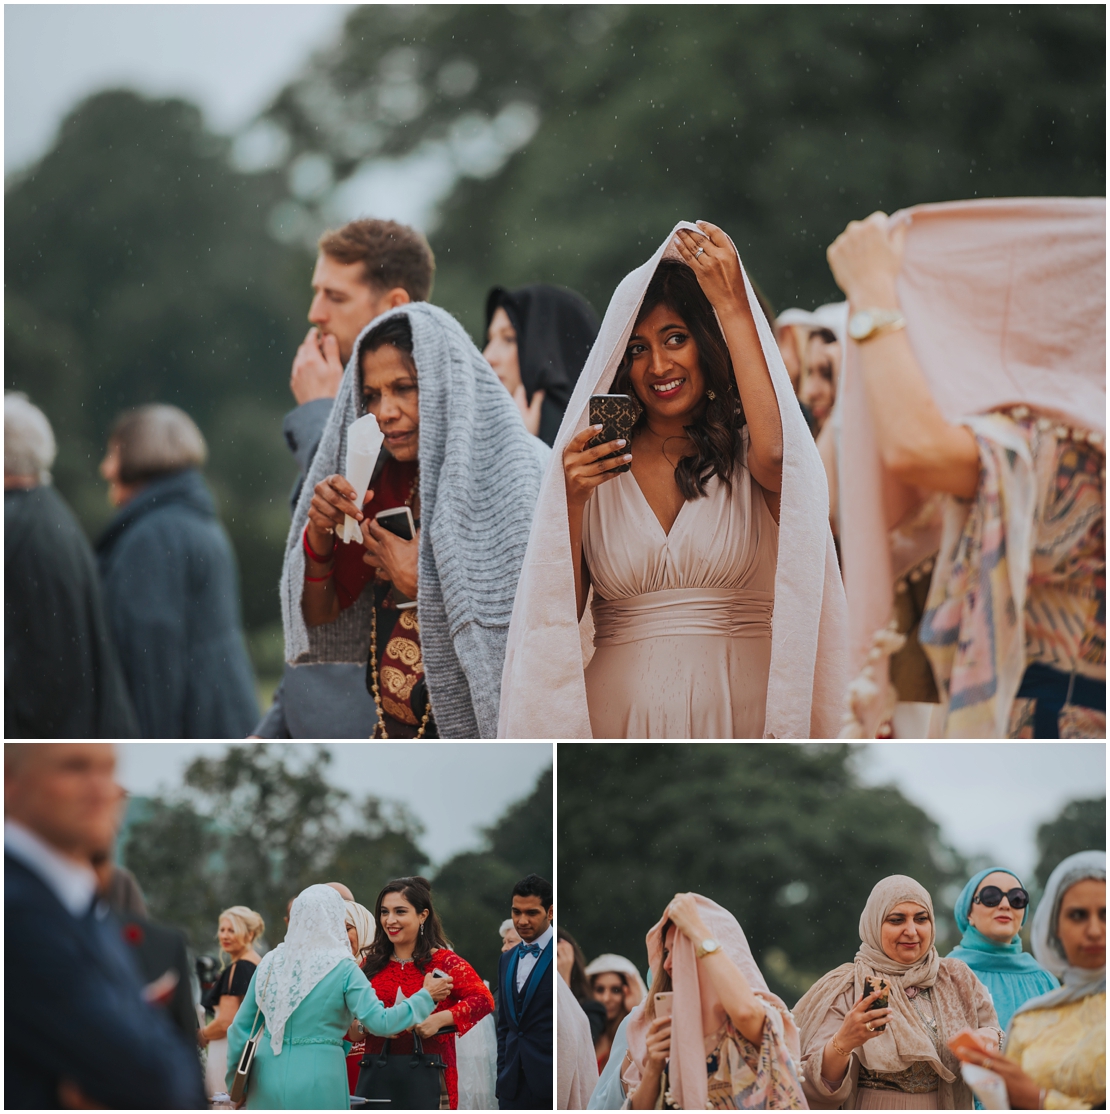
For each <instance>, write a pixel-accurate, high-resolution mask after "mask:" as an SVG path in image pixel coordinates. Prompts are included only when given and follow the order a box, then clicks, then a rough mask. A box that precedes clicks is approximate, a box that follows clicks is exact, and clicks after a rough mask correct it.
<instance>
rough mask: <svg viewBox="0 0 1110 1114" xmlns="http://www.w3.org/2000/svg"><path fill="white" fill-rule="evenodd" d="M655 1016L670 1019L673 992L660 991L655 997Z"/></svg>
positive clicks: (672, 1009) (672, 1006)
mask: <svg viewBox="0 0 1110 1114" xmlns="http://www.w3.org/2000/svg"><path fill="white" fill-rule="evenodd" d="M654 997H655V1016H656V1017H670V1016H671V1014H672V1013H673V1011H674V991H672V990H661V991H659V993H658V994H656V995H655V996H654Z"/></svg>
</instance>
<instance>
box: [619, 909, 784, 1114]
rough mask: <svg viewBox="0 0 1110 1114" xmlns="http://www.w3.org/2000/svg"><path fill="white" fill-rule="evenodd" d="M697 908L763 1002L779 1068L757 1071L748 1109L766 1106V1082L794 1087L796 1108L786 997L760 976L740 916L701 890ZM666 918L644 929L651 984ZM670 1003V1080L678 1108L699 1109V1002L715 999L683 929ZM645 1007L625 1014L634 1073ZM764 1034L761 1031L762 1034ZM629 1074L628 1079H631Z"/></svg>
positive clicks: (702, 1091)
mask: <svg viewBox="0 0 1110 1114" xmlns="http://www.w3.org/2000/svg"><path fill="white" fill-rule="evenodd" d="M695 897H696V899H697V905H698V912H699V913H700V914H701V919H702V920H703V921H704V922H705V926H706V928H708V929H709V933H710V935H711V937H712V938H713V939H714V940H716V941H717V943H719V944H720V945H721V948H722V949H723V950H724V952H725V954H726V955H727V956H728V957H729V959H731V960H732V962H733V963H735V964H736V966H737V967H738V968H739V969H740V971H741V972H742V973H743V975H744V978H746V979H747V980H748V985H749V986H750V987H751V988H752V990H753V991H754V992H755V994H756V996H757V997H758V998H759V999H760V1000H761V1001H763V1002H764V1003H766V1005H767V1006H768V1007H769V1008H768V1010H767V1022H766V1024H767V1025H768V1026H769V1027H770V1037H771V1041H772V1045H773V1054H772V1060H773V1061H774V1062H773V1063H772V1065H771V1066H772V1069H774V1068H776V1067H777V1068H780V1069H784V1070H782V1071H778V1072H774V1071H773V1072H772V1074H774V1075H777V1078H772V1077H771V1074H768V1075H763V1076H761V1080H762V1083H763V1088H762V1089H759V1090H758V1092H757V1093H750V1094H748V1095H747V1098H748V1099H750V1100H751V1104H750V1109H753V1110H758V1109H762V1108H765V1107H766V1102H765V1099H766V1097H767V1092H768V1091H769V1090H770V1089H771V1088H775V1089H778V1090H781V1089H782V1088H783V1087H784V1086H785V1088H786V1090H788V1091H796V1092H797V1102H796V1103H795V1104H794V1105H795V1107H796V1108H798V1109H805V1108H806V1102H805V1099H804V1098H803V1097H802V1092H801V1084H800V1083H799V1082H798V1077H797V1065H798V1064H799V1063H800V1062H801V1060H800V1057H799V1054H798V1030H797V1028H796V1027H795V1025H794V1020H793V1018H792V1017H791V1015H790V1011H789V1010H788V1009H787V1007H786V1003H785V1002H784V1001H783V1000H782V999H781V998H779V997H778V995H776V994H772V993H771V991H770V990H769V989H768V987H767V982H766V980H765V979H764V978H763V973H762V972H761V971H760V970H759V966H758V964H757V963H756V961H755V959H754V957H753V956H752V950H751V948H750V947H749V946H748V938H747V937H746V936H745V935H744V930H743V929H742V928H741V927H740V922H739V921H737V919H736V918H735V917H734V916H733V915H732V914H731V913H730V912H729V911H728V910H727V909H724V908H722V907H721V906H720V905H718V904H717V903H716V902H715V901H710V899H709V898H707V897H702V896H701V894H696V895H695ZM667 922H668V917H667V914H666V912H665V911H664V913H663V916H662V917H661V918H660V919H659V922H658V924H656V925H655V926H654V927H653V928H652V929H651V931H650V932H649V933H648V935H647V949H648V963H649V964H650V966H651V970H652V973H653V985H656V986H657V985H658V979H659V973H660V972H661V971H662V970H663V944H664V940H663V927H664V925H666V924H667ZM671 971H672V982H673V985H674V1003H673V1011H672V1021H671V1058H670V1084H671V1092H672V1093H673V1094H674V1096H675V1100H676V1103H677V1105H678V1107H679V1108H680V1109H683V1110H704V1109H705V1104H706V1100H707V1098H708V1094H709V1089H708V1085H707V1079H706V1072H705V1043H704V1037H703V1032H702V1004H703V1002H704V1003H705V1004H706V1005H711V1004H713V1003H714V1002H716V1001H718V999H717V996H716V992H715V991H714V989H713V987H712V986H711V985H710V984H709V983H708V982H705V983H702V982H701V981H700V979H699V977H698V960H697V956H696V955H695V953H694V943H693V941H692V940H691V939H690V938H689V937H688V936H686V935H685V934H684V933H682V932H675V935H674V961H673V964H672V968H671ZM648 1012H649V1011H648V1010H647V1009H639V1010H637V1011H636V1012H635V1013H632V1014H630V1015H629V1018H628V1050H629V1052H630V1053H631V1055H632V1060H633V1065H634V1068H635V1070H634V1071H633V1072H632V1073H631V1074H632V1075H634V1076H638V1074H639V1071H640V1065H641V1064H643V1062H644V1058H645V1056H646V1054H647V1031H648V1028H649V1027H650V1025H651V1022H652V1020H653V1017H649V1016H647V1015H648ZM765 1039H766V1035H765ZM631 1081H632V1080H630V1082H631Z"/></svg>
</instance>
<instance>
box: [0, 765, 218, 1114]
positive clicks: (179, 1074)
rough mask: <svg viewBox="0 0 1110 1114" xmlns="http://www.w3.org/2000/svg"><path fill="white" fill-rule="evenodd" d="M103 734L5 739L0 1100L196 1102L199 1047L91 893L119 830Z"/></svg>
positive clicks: (199, 1104)
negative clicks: (99, 855) (84, 738)
mask: <svg viewBox="0 0 1110 1114" xmlns="http://www.w3.org/2000/svg"><path fill="white" fill-rule="evenodd" d="M115 765H116V758H115V750H114V748H113V747H112V746H111V745H110V744H108V743H54V744H52V745H46V744H42V743H6V744H5V745H4V931H5V941H4V946H5V964H4V975H5V984H4V986H5V992H6V994H7V996H8V997H7V1001H8V1002H9V1003H11V1004H12V1010H13V1011H17V1013H18V1021H17V1022H16V1021H14V1020H13V1017H14V1014H13V1015H12V1016H9V1021H10V1022H11V1023H10V1024H8V1025H7V1026H6V1027H5V1030H4V1061H5V1074H4V1106H5V1108H6V1109H8V1110H13V1109H43V1108H57V1107H59V1106H69V1107H86V1108H87V1107H90V1106H101V1107H109V1108H112V1109H142V1108H148V1109H150V1108H178V1109H188V1108H191V1109H203V1107H204V1091H203V1088H202V1086H201V1076H200V1066H199V1064H198V1063H197V1057H196V1052H195V1049H191V1048H190V1047H189V1045H188V1044H187V1043H186V1042H185V1041H184V1040H183V1039H182V1037H181V1036H180V1034H179V1033H178V1031H177V1030H176V1029H175V1028H174V1026H173V1025H172V1024H171V1023H170V1021H169V1020H168V1019H167V1017H166V1016H165V1014H164V1013H163V1012H162V1011H161V1010H157V1009H154V1008H152V1007H151V1006H150V1005H149V1004H148V1003H147V1001H146V1000H145V996H144V992H143V986H142V984H141V982H140V981H139V976H138V973H137V972H136V969H135V966H134V963H133V961H132V959H131V957H130V956H129V955H128V954H127V951H126V949H125V946H124V944H123V941H122V940H121V939H120V937H119V925H118V922H116V920H115V919H114V917H112V916H111V915H110V914H108V915H103V916H102V915H101V914H102V913H103V910H98V909H97V908H96V906H95V903H94V899H95V894H96V886H97V878H96V874H95V873H94V871H93V868H92V866H91V865H90V859H91V857H92V855H93V854H95V853H96V852H97V851H98V850H100V849H102V848H103V847H105V846H107V845H109V844H110V843H111V842H112V840H113V838H114V837H115V831H116V823H117V807H118V801H119V787H118V786H117V785H116V783H115Z"/></svg>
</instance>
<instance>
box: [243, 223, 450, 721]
mask: <svg viewBox="0 0 1110 1114" xmlns="http://www.w3.org/2000/svg"><path fill="white" fill-rule="evenodd" d="M318 247H319V254H318V255H317V257H316V267H315V269H314V271H313V272H312V291H313V293H312V304H311V306H310V307H309V310H308V319H309V321H311V322H312V328H311V329H309V330H308V334H307V335H306V336H305V338H304V341H303V342H302V343H301V346H300V348H298V349H297V355H296V357H295V358H294V360H293V372H292V375H291V376H290V379H289V388H290V390H291V391H292V392H293V397H294V398H295V399H296V400H297V407H296V409H295V410H291V411H290V412H289V413H288V414H286V416H285V422H284V425H283V430H284V433H285V441H286V444H287V445H288V447H289V451H290V452H291V453H292V454H293V457H294V459H295V460H296V461H297V467H298V468H299V469H300V475H299V476H298V477H297V482H296V484H295V486H294V488H293V493H292V504H293V507H294V508H295V507H296V505H297V499H298V498H299V496H300V491H301V485H302V484H303V483H304V477H305V474H306V473H307V472H308V466H309V464H310V463H311V462H312V458H313V456H315V454H316V448H317V446H318V445H319V444H320V435H321V434H322V433H323V431H324V425H325V423H326V422H327V420H328V415H329V414H330V413H331V408H332V403H333V401H334V400H335V396H336V393H337V392H338V390H339V382H340V380H341V379H342V378H343V370H344V368H345V366H346V364H347V361H348V360H349V359H350V358H351V352H352V350H353V349H354V344H355V341H356V340H357V339H358V335H359V333H361V332H362V330H363V329H364V328H365V327H366V326H367V325H369V324H370V322H371V321H373V320H374V318H375V317H377V316H379V315H380V314H383V313H385V312H386V311H387V310H390V309H394V308H395V307H396V306H402V305H406V304H408V303H409V302H425V301H427V300H428V298H429V297H430V296H431V292H432V282H433V280H434V278H435V257H434V256H433V255H432V249H431V248H430V247H429V246H428V241H427V240H426V239H425V238H424V237H423V236H422V235H421V234H420V233H419V232H417V231H416V230H415V229H413V228H409V227H408V226H407V225H404V224H398V223H397V222H396V221H389V220H354V221H351V222H350V223H348V224H345V225H344V226H343V227H342V228H338V229H334V230H332V231H330V232H325V233H324V235H323V236H321V237H320V239H319V241H318ZM374 720H375V712H374V701H373V699H372V698H371V696H370V694H369V692H368V691H367V688H366V680H365V668H364V667H363V666H361V665H351V664H346V663H328V664H320V665H300V666H296V667H295V668H294V667H292V666H289V665H286V667H285V672H284V674H283V676H282V681H281V684H280V685H279V686H278V688H277V691H276V692H275V693H274V700H273V704H272V706H271V707H270V710H269V711H268V712H267V713H266V715H265V716H263V718H262V722H261V723H260V724H259V725H258V726H257V727H256V728H255V730H254V734H255V737H261V738H265V739H288V738H294V739H297V738H302V739H303V738H329V739H354V738H366V737H368V736H369V734H370V730H371V728H372V727H373V725H374Z"/></svg>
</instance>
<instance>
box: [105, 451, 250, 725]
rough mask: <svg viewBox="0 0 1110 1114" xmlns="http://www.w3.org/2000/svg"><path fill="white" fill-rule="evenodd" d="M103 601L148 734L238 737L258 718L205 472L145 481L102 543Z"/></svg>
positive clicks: (233, 576)
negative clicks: (202, 474) (203, 473)
mask: <svg viewBox="0 0 1110 1114" xmlns="http://www.w3.org/2000/svg"><path fill="white" fill-rule="evenodd" d="M97 557H98V559H99V562H100V575H101V579H102V580H103V583H104V601H105V606H106V609H107V611H108V618H109V622H110V623H111V627H112V633H113V635H114V637H115V642H116V648H117V649H118V651H119V657H120V662H121V664H122V666H123V672H124V676H125V677H126V679H127V687H128V689H129V690H130V692H131V699H132V702H133V703H134V705H135V711H136V714H137V715H138V719H139V731H140V734H141V735H142V736H143V737H144V738H148V739H151V738H152V739H242V738H245V737H246V736H247V735H248V734H249V733H250V731H251V729H252V728H253V727H254V725H255V723H256V722H257V721H258V701H257V698H256V696H255V691H254V675H253V672H252V670H251V665H250V660H249V658H248V657H247V648H246V643H245V642H244V639H243V628H242V624H241V620H240V616H239V581H238V573H237V571H236V567H235V554H234V553H233V552H232V549H231V542H230V541H229V540H228V537H227V534H226V533H225V532H224V529H223V527H222V526H221V525H220V522H219V520H218V519H217V517H216V507H215V504H214V503H213V501H212V496H211V494H210V493H209V491H208V487H207V485H206V484H205V482H204V480H203V478H202V477H201V475H200V473H199V472H197V471H196V469H193V468H188V469H186V470H185V471H183V472H175V473H173V474H172V475H168V476H161V477H159V478H158V479H156V480H153V481H152V482H151V483H150V484H149V485H148V486H147V487H145V488H143V490H142V491H141V492H139V494H138V495H136V496H135V498H134V499H132V500H131V502H130V503H128V504H127V505H126V506H125V507H123V508H121V510H120V511H119V513H118V514H117V515H116V516H115V518H114V519H112V521H111V523H109V525H108V529H107V530H106V531H105V533H104V535H103V537H102V538H101V539H100V542H99V544H98V545H97Z"/></svg>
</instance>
